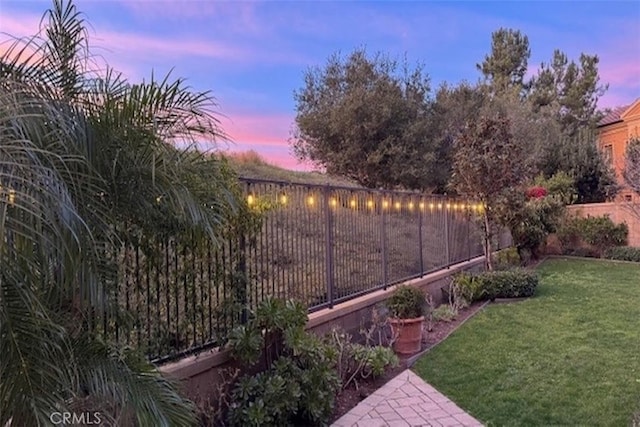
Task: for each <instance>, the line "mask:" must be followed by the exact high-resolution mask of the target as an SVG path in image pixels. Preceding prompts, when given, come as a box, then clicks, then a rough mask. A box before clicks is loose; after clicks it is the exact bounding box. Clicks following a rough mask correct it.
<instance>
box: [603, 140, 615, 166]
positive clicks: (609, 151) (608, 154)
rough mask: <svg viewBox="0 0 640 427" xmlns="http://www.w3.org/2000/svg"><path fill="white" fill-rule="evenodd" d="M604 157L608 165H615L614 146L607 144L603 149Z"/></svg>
mask: <svg viewBox="0 0 640 427" xmlns="http://www.w3.org/2000/svg"><path fill="white" fill-rule="evenodd" d="M602 157H603V158H604V161H605V163H607V164H608V165H610V164H612V163H613V145H611V144H607V145H605V146H604V147H602Z"/></svg>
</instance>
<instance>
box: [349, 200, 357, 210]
mask: <svg viewBox="0 0 640 427" xmlns="http://www.w3.org/2000/svg"><path fill="white" fill-rule="evenodd" d="M349 206H351V207H352V208H353V209H355V208H356V206H357V203H356V200H355V199H351V201H350V202H349Z"/></svg>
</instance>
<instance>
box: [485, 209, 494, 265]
mask: <svg viewBox="0 0 640 427" xmlns="http://www.w3.org/2000/svg"><path fill="white" fill-rule="evenodd" d="M492 236H493V233H492V230H491V223H490V222H489V216H488V215H487V212H486V211H485V213H484V259H485V267H486V268H487V270H488V271H493V263H492V262H491V237H492Z"/></svg>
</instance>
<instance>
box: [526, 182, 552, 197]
mask: <svg viewBox="0 0 640 427" xmlns="http://www.w3.org/2000/svg"><path fill="white" fill-rule="evenodd" d="M547 194H548V192H547V189H546V188H544V187H542V186H540V185H535V186H533V187H530V188H529V189H527V198H529V199H541V198H543V197H544V196H546V195H547Z"/></svg>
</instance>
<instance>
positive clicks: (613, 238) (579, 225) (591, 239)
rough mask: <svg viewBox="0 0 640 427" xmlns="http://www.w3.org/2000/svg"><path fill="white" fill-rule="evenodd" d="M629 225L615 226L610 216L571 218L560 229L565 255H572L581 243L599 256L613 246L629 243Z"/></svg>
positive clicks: (559, 235)
mask: <svg viewBox="0 0 640 427" xmlns="http://www.w3.org/2000/svg"><path fill="white" fill-rule="evenodd" d="M628 234H629V228H628V227H627V224H624V223H623V224H615V223H614V222H613V221H611V219H610V218H609V217H608V216H599V217H593V216H587V217H586V218H575V217H574V218H569V219H567V220H565V222H564V224H563V225H562V226H561V227H560V228H559V229H558V238H559V239H560V242H561V243H562V246H563V248H564V250H565V253H571V252H572V251H574V250H575V249H576V248H578V247H580V246H581V242H584V243H587V244H589V245H592V246H593V247H594V248H595V249H596V253H597V254H598V255H600V254H602V252H604V251H605V250H606V249H608V248H610V247H613V246H623V245H625V244H626V243H627V235H628Z"/></svg>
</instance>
